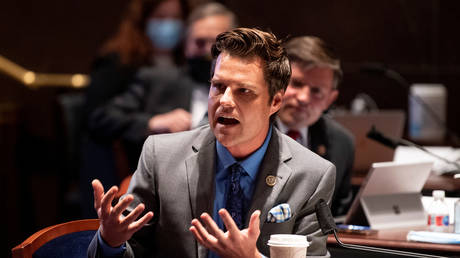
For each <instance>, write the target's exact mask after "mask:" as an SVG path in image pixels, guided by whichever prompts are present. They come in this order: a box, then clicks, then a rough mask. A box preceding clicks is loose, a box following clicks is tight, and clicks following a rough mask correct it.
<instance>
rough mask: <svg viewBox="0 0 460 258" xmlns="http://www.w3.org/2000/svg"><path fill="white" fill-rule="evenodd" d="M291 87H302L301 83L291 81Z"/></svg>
mask: <svg viewBox="0 0 460 258" xmlns="http://www.w3.org/2000/svg"><path fill="white" fill-rule="evenodd" d="M291 86H292V87H294V88H301V87H302V86H303V83H302V82H301V81H297V80H292V81H291Z"/></svg>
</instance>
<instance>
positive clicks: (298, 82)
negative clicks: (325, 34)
mask: <svg viewBox="0 0 460 258" xmlns="http://www.w3.org/2000/svg"><path fill="white" fill-rule="evenodd" d="M284 47H285V48H286V52H287V55H288V58H289V61H290V63H291V69H292V76H291V80H290V82H289V85H288V87H287V89H286V93H285V94H284V97H283V104H282V105H281V109H280V111H279V113H278V117H277V126H278V128H279V129H280V130H281V131H282V132H284V133H286V134H287V135H289V136H291V138H293V139H295V140H296V141H297V142H299V143H300V144H302V145H303V146H305V147H307V148H309V149H310V150H312V151H314V152H315V153H317V154H318V155H320V156H321V157H323V158H325V159H327V160H329V161H331V162H332V163H333V164H334V165H335V166H336V168H337V171H336V184H335V191H334V196H333V200H332V213H333V215H334V216H339V215H344V214H345V213H346V212H347V210H348V207H349V205H350V203H351V201H352V191H351V172H352V166H353V161H354V153H355V151H354V148H355V147H354V139H353V137H352V135H351V133H350V132H348V131H347V130H346V129H345V128H343V127H342V126H340V125H339V124H338V123H337V122H335V121H333V120H332V119H331V118H330V117H328V116H327V115H326V114H325V112H326V111H327V110H328V109H329V107H330V106H331V105H332V103H333V102H334V101H335V100H336V99H337V96H338V94H339V91H338V85H339V83H340V80H341V78H342V70H341V68H340V61H339V59H338V58H337V57H336V56H335V54H334V53H333V52H332V50H331V48H330V47H329V46H328V45H327V44H326V43H325V42H324V41H323V40H321V39H320V38H317V37H311V36H303V37H296V38H292V39H290V40H289V41H287V42H286V43H285V44H284Z"/></svg>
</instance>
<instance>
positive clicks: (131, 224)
mask: <svg viewBox="0 0 460 258" xmlns="http://www.w3.org/2000/svg"><path fill="white" fill-rule="evenodd" d="M212 56H213V58H214V59H215V65H214V67H213V74H212V79H211V86H210V89H209V99H208V115H209V125H204V126H201V127H198V128H197V129H194V130H192V131H186V132H179V133H173V134H163V135H154V136H150V137H149V138H148V139H147V140H146V142H145V144H144V147H143V150H142V154H141V157H140V160H139V165H138V168H137V170H136V172H135V173H134V175H133V177H132V179H131V183H130V186H129V189H128V193H127V194H126V195H125V196H124V198H123V199H122V200H121V201H120V202H118V203H117V204H116V205H115V206H112V205H111V202H112V201H113V198H114V195H115V193H116V192H117V188H116V187H112V188H111V189H110V190H108V191H107V192H105V193H104V189H103V187H102V185H101V183H100V182H99V181H98V180H94V181H93V188H94V197H95V203H94V204H95V208H96V210H97V213H98V215H99V218H100V219H101V226H100V228H99V230H98V233H97V234H96V236H95V237H94V239H93V241H92V242H91V244H90V247H89V249H88V254H89V256H90V257H96V256H100V257H102V256H109V255H112V254H113V253H116V254H118V255H121V254H123V255H124V257H133V256H136V257H219V256H220V257H261V254H263V255H269V252H268V247H267V245H266V243H267V240H268V238H269V236H270V235H271V234H274V233H295V234H301V235H307V236H308V238H309V240H310V241H312V243H311V245H310V247H309V248H308V254H309V255H319V256H325V255H328V252H327V250H326V236H323V235H322V233H321V230H320V228H319V225H318V221H317V219H316V215H315V209H314V205H315V204H316V202H317V201H318V200H319V199H320V198H323V199H326V200H328V201H329V202H330V200H331V198H332V194H333V189H334V182H335V166H334V165H333V164H332V163H330V162H329V161H327V160H325V159H322V158H321V157H319V156H318V155H316V154H314V153H313V152H311V151H309V150H308V149H306V148H304V147H303V146H302V145H300V144H298V143H297V142H295V141H294V140H292V139H291V138H289V137H287V136H286V135H284V134H282V133H281V132H279V131H278V130H277V129H276V128H274V127H273V126H272V123H271V121H272V119H273V116H275V115H276V112H277V111H278V110H279V109H280V107H281V102H282V97H283V94H284V91H285V89H286V86H287V84H288V82H289V77H290V74H291V70H290V65H289V61H288V59H287V56H286V53H285V51H284V49H283V48H282V46H281V44H280V41H279V40H278V39H277V38H276V37H275V36H274V35H273V34H271V33H267V32H263V31H260V30H256V29H247V28H238V29H233V30H231V31H228V32H224V33H221V34H220V35H219V36H217V38H216V43H215V44H214V45H213V47H212ZM230 181H231V182H230ZM230 186H231V187H230ZM280 204H284V205H285V207H286V206H289V209H291V214H292V216H287V217H286V218H285V219H284V220H280V221H278V223H276V222H270V221H267V215H268V213H269V210H271V209H272V208H273V207H275V208H276V207H277V206H278V205H280ZM286 209H288V208H286ZM123 211H125V213H124V215H125V216H122V212H123ZM230 214H231V215H230ZM138 217H140V218H139V219H137V218H138Z"/></svg>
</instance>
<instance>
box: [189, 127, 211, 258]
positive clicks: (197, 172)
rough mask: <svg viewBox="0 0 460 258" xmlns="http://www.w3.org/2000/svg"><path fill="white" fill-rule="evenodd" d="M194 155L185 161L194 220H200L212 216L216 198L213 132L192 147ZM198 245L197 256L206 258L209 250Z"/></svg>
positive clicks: (209, 132)
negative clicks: (205, 214) (206, 214)
mask: <svg viewBox="0 0 460 258" xmlns="http://www.w3.org/2000/svg"><path fill="white" fill-rule="evenodd" d="M192 149H193V151H194V155H192V156H191V157H190V158H188V159H186V160H185V167H186V177H187V183H188V191H189V198H190V205H191V208H192V210H191V213H192V217H193V218H199V216H200V215H201V214H202V213H203V212H207V213H208V214H210V215H211V216H212V211H213V206H214V198H213V197H212V196H215V183H214V181H215V170H216V169H215V160H216V157H215V155H216V154H215V153H216V150H215V138H214V135H213V134H212V132H211V130H208V133H207V134H206V135H205V137H204V139H203V138H202V137H198V138H197V140H196V144H194V145H193V146H192ZM195 243H196V244H197V255H198V257H200V258H204V257H206V255H207V250H206V248H204V247H203V246H201V245H199V244H198V242H196V241H195Z"/></svg>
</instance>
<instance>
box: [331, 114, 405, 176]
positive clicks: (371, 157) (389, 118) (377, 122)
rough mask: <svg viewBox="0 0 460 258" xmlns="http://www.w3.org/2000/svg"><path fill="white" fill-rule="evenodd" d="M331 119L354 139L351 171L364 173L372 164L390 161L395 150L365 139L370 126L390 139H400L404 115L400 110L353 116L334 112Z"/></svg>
mask: <svg viewBox="0 0 460 258" xmlns="http://www.w3.org/2000/svg"><path fill="white" fill-rule="evenodd" d="M331 117H332V118H333V119H334V120H336V121H337V122H338V123H339V124H341V125H342V126H343V127H345V128H347V129H348V130H349V131H350V132H351V133H352V134H353V136H354V137H355V161H354V163H353V171H354V172H356V173H358V174H359V173H361V174H362V173H365V172H367V171H369V169H370V167H371V165H372V163H374V162H386V161H392V160H393V156H394V152H395V150H394V149H392V148H389V147H387V146H384V145H382V144H381V143H378V142H376V141H374V140H372V139H369V138H367V136H366V135H367V133H368V132H369V131H370V130H371V128H372V126H375V128H376V129H377V130H378V131H379V132H381V133H382V134H384V135H385V136H388V137H391V138H401V137H402V135H403V131H404V125H405V121H406V120H405V119H406V116H405V113H404V111H402V110H385V111H376V112H367V113H361V114H353V113H351V112H335V113H333V114H331Z"/></svg>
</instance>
